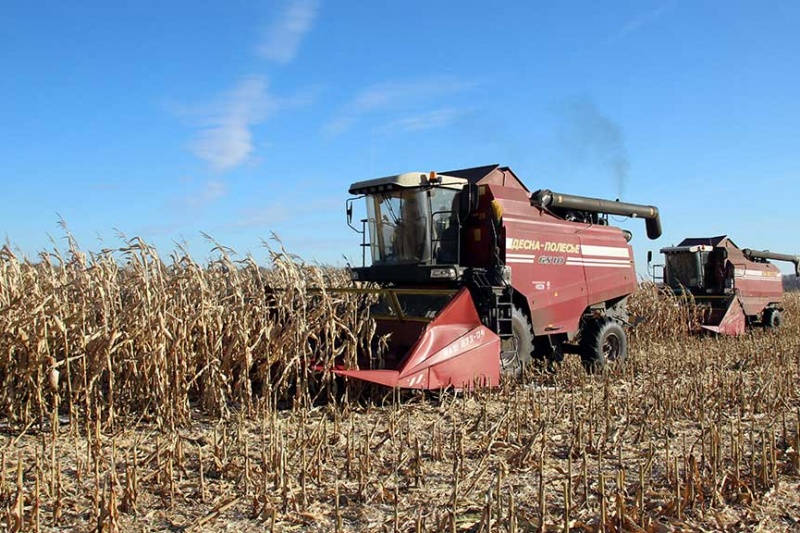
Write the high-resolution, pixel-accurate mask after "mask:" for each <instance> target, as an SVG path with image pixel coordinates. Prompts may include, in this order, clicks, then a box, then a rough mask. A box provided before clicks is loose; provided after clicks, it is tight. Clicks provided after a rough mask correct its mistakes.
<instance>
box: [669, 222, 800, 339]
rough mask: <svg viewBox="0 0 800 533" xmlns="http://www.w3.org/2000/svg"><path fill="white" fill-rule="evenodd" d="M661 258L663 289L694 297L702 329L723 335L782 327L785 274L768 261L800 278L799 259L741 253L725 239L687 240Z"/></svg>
mask: <svg viewBox="0 0 800 533" xmlns="http://www.w3.org/2000/svg"><path fill="white" fill-rule="evenodd" d="M661 253H662V254H664V257H665V261H664V265H663V267H664V272H663V281H664V285H665V286H666V287H667V288H669V290H671V291H672V292H673V294H675V295H676V296H680V297H684V296H687V297H688V296H690V298H689V300H690V301H693V302H694V304H695V305H696V306H697V307H698V308H699V309H700V311H701V313H700V328H701V330H706V331H711V332H714V333H722V334H725V335H741V334H742V333H744V332H745V330H746V328H747V327H748V326H752V325H754V324H761V325H763V326H764V327H767V328H777V327H779V326H780V325H781V310H782V307H781V300H782V299H783V283H782V280H781V272H780V270H779V269H778V267H776V266H775V265H773V264H771V263H769V262H768V259H772V260H774V261H789V262H792V263H794V267H795V273H796V275H798V276H800V256H798V255H786V254H775V253H772V252H767V251H763V252H759V251H756V250H750V249H747V248H745V249H743V250H741V249H739V247H737V246H736V245H735V244H734V243H733V241H732V240H730V239H729V238H728V237H727V236H725V235H722V236H719V237H710V238H700V239H684V240H683V241H682V242H681V243H680V244H679V245H678V246H672V247H669V248H662V249H661Z"/></svg>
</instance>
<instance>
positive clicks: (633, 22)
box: [609, 2, 675, 42]
mask: <svg viewBox="0 0 800 533" xmlns="http://www.w3.org/2000/svg"><path fill="white" fill-rule="evenodd" d="M674 4H675V2H667V3H664V4H661V5H660V6H658V7H656V8H655V9H652V10H650V11H648V12H646V13H640V14H639V15H637V16H635V17H633V18H632V19H630V20H628V21H627V22H626V23H625V24H624V25H623V26H622V28H621V29H620V30H619V31H618V32H617V33H615V34H614V35H613V36H612V37H611V39H610V40H609V41H610V42H614V41H618V40H620V39H622V38H623V37H625V36H626V35H628V34H629V33H632V32H634V31H636V30H638V29H640V28H641V27H642V26H644V25H645V24H649V23H651V22H653V21H654V20H656V19H658V18H660V17H661V16H662V15H664V14H665V13H667V12H668V11H669V10H670V9H671V8H672V7H673V5H674Z"/></svg>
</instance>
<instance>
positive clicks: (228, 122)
mask: <svg viewBox="0 0 800 533" xmlns="http://www.w3.org/2000/svg"><path fill="white" fill-rule="evenodd" d="M275 106H276V103H275V101H274V100H273V99H272V98H271V96H270V95H269V93H268V92H267V83H266V81H265V80H264V79H263V78H261V77H255V76H252V77H247V78H245V79H244V80H243V81H241V82H240V83H239V84H238V85H237V86H236V87H235V88H234V89H233V90H231V91H230V92H229V93H228V94H226V95H225V96H224V97H223V98H222V99H221V100H220V101H219V102H216V103H214V104H211V105H210V106H207V108H206V109H205V110H203V111H202V112H201V113H200V115H201V118H200V127H199V129H198V131H197V132H196V134H195V136H194V139H193V140H192V142H191V144H190V150H191V152H192V153H193V154H194V155H195V156H197V157H198V158H200V159H202V160H203V161H206V162H207V163H208V164H209V165H210V166H211V167H212V168H213V169H215V170H219V171H224V170H230V169H232V168H235V167H237V166H239V165H240V164H242V163H243V162H244V161H246V160H247V158H248V157H249V156H250V154H251V153H252V151H253V133H252V131H251V128H252V126H254V125H256V124H260V123H261V122H263V121H264V120H266V118H267V117H268V116H269V115H270V114H271V113H272V112H273V111H274V108H275Z"/></svg>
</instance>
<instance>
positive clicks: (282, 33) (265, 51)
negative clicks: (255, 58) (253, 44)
mask: <svg viewBox="0 0 800 533" xmlns="http://www.w3.org/2000/svg"><path fill="white" fill-rule="evenodd" d="M318 11H319V0H289V1H288V3H286V4H285V6H284V9H283V11H282V12H281V13H280V15H279V16H278V17H277V19H276V20H275V21H273V22H272V24H270V25H269V26H268V27H267V28H266V30H265V31H264V34H263V39H262V41H261V43H260V44H259V45H258V53H259V55H261V57H263V58H265V59H268V60H270V61H274V62H276V63H280V64H287V63H291V62H292V61H293V60H294V58H295V57H296V56H297V51H298V49H299V48H300V43H301V42H302V41H303V37H305V35H306V33H308V32H309V31H310V30H311V27H312V26H313V25H314V19H315V18H316V17H317V12H318Z"/></svg>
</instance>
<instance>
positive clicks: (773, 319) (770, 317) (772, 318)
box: [762, 307, 783, 329]
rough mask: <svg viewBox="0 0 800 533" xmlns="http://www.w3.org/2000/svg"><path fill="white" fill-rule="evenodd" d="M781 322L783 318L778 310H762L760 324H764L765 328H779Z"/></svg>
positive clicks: (771, 308)
mask: <svg viewBox="0 0 800 533" xmlns="http://www.w3.org/2000/svg"><path fill="white" fill-rule="evenodd" d="M782 322H783V317H782V316H781V311H780V309H776V308H774V307H770V308H769V309H765V310H764V317H763V319H762V323H763V324H764V327H765V328H767V329H778V328H779V327H781V323H782Z"/></svg>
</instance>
